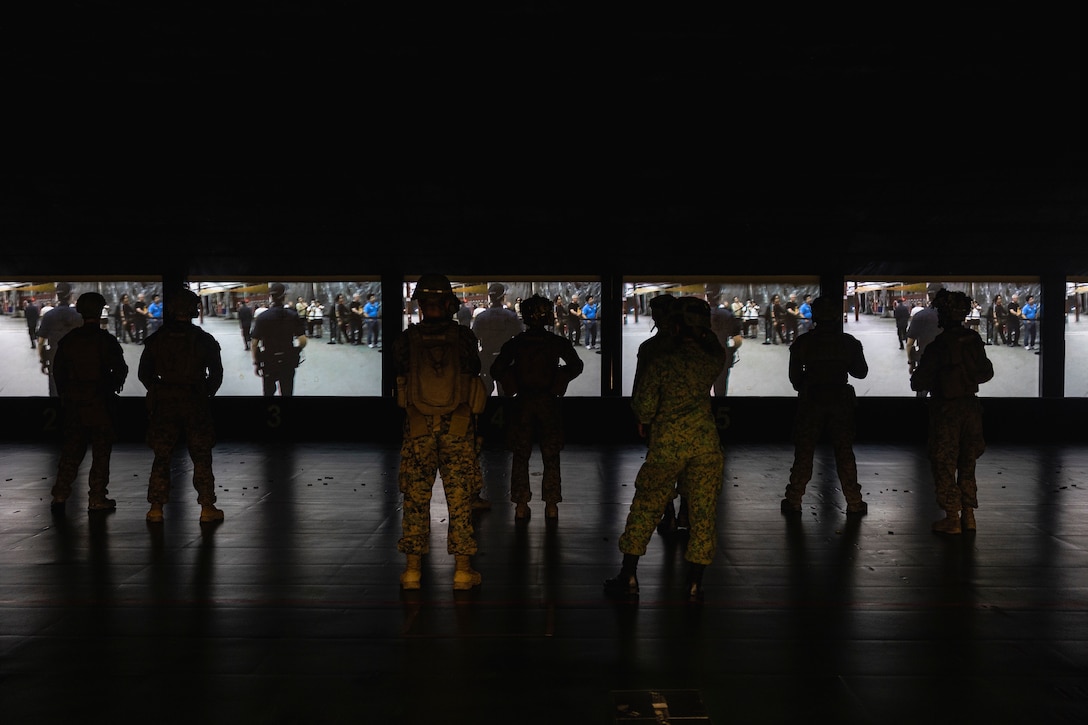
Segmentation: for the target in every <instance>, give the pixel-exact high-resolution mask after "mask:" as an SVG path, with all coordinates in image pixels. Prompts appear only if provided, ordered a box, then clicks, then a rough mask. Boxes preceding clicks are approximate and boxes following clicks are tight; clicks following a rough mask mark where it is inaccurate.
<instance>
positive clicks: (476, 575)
mask: <svg viewBox="0 0 1088 725" xmlns="http://www.w3.org/2000/svg"><path fill="white" fill-rule="evenodd" d="M453 558H454V561H456V562H457V564H456V568H455V569H454V571H453V588H454V589H457V590H459V591H460V590H465V589H472V587H474V586H477V585H479V584H480V582H482V581H483V577H482V576H480V572H478V571H476V570H475V569H473V568H472V562H471V560H470V557H469V556H468V555H467V554H455V555H454V557H453Z"/></svg>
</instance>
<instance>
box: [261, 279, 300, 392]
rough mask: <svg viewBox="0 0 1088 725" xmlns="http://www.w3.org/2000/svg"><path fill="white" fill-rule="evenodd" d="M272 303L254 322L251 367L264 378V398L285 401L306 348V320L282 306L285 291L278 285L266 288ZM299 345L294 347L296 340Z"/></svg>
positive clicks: (293, 390)
mask: <svg viewBox="0 0 1088 725" xmlns="http://www.w3.org/2000/svg"><path fill="white" fill-rule="evenodd" d="M268 294H269V298H270V299H271V304H270V305H269V307H268V309H267V310H265V311H264V312H262V313H261V314H260V315H258V316H257V317H256V318H255V319H254V320H253V366H254V368H256V372H257V375H258V376H259V377H261V378H263V381H264V394H265V397H271V396H273V395H275V394H276V385H277V383H278V384H279V390H280V395H281V396H283V397H285V398H288V397H291V396H292V395H294V392H295V368H297V367H298V366H299V364H300V363H301V361H302V359H301V355H302V348H304V347H306V321H305V320H304V319H302V318H301V317H299V316H298V312H296V311H295V310H294V308H292V307H284V298H285V297H286V294H287V288H286V287H284V286H283V285H282V284H280V283H279V282H275V283H273V284H272V285H271V286H270V287H269V288H268ZM296 340H297V341H298V344H297V345H296V344H295V341H296Z"/></svg>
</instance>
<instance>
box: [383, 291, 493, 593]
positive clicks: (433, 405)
mask: <svg viewBox="0 0 1088 725" xmlns="http://www.w3.org/2000/svg"><path fill="white" fill-rule="evenodd" d="M412 300H413V301H416V302H418V303H419V310H420V315H421V321H420V322H419V323H418V324H412V325H409V326H408V329H407V330H405V331H404V332H403V333H402V334H400V335H398V336H397V338H396V339H395V340H394V342H393V362H394V365H395V366H396V372H397V403H398V405H400V406H401V407H402V408H404V409H405V417H404V439H403V441H402V443H401V451H400V456H401V460H400V472H399V485H400V491H401V493H402V494H403V495H404V505H403V509H402V510H403V518H402V522H401V527H402V531H401V538H400V541H399V542H398V543H397V548H398V549H399V550H400V551H401V552H403V553H404V554H405V555H406V557H407V566H406V567H405V570H404V572H403V573H402V574H401V576H400V583H401V586H402V587H403V588H404V589H419V588H420V580H421V577H422V574H421V571H422V569H421V567H422V556H423V554H426V553H427V551H428V549H429V547H430V543H429V542H430V531H431V490H432V488H433V487H434V483H435V474H436V473H438V474H441V476H442V488H443V491H444V492H445V495H446V505H447V507H448V509H449V528H448V532H447V536H446V550H447V551H448V552H449V553H450V554H453V556H454V560H455V562H456V565H455V570H454V574H453V588H454V589H462V590H463V589H471V588H472V587H474V586H476V585H478V584H479V583H480V581H481V576H480V573H479V572H477V571H476V570H474V569H473V568H472V562H471V557H472V555H473V554H475V553H476V539H475V536H474V535H473V526H472V498H473V495H474V494H475V493H476V492H477V491H478V489H479V484H480V477H479V465H478V461H477V450H476V415H478V414H479V413H481V412H482V411H483V406H484V403H486V400H487V396H486V395H485V394H484V391H483V388H482V386H481V385H480V377H479V375H480V355H479V348H478V344H477V340H476V336H475V335H474V334H472V330H470V329H468V328H467V327H464V326H463V325H459V324H457V322H456V321H455V320H454V319H453V314H454V313H455V312H456V311H457V308H458V306H459V304H460V303H459V302H458V300H457V297H456V295H454V294H453V289H452V288H451V286H450V281H449V280H448V279H447V278H446V277H444V276H443V275H440V274H425V275H423V276H421V277H420V278H419V281H418V282H417V283H416V286H415V290H414V291H413V293H412Z"/></svg>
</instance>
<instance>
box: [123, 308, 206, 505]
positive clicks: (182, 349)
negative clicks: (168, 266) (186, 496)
mask: <svg viewBox="0 0 1088 725" xmlns="http://www.w3.org/2000/svg"><path fill="white" fill-rule="evenodd" d="M199 315H200V298H199V297H198V296H197V295H196V294H195V293H193V292H192V291H191V290H188V289H178V290H168V291H167V294H166V306H165V311H164V313H163V324H162V326H161V327H160V328H159V329H158V330H156V331H155V332H153V333H151V334H150V335H148V337H147V340H146V341H145V342H144V349H143V352H142V353H141V354H140V367H139V372H138V375H139V377H140V382H141V383H143V385H144V387H145V388H146V389H147V409H148V426H147V444H148V447H149V448H151V450H152V451H153V452H154V454H155V458H154V460H153V461H152V463H151V476H150V478H149V480H148V484H147V500H148V502H149V503H150V504H151V508H150V510H149V511H148V512H147V520H148V521H149V522H150V523H158V522H161V521H162V520H163V505H164V504H166V503H167V502H168V501H169V500H170V458H171V456H172V455H173V451H174V447H175V445H176V444H177V442H178V440H179V439H181V437H182V436H184V437H185V443H186V445H187V447H188V449H189V458H190V459H192V461H193V488H195V489H196V492H197V503H199V504H200V521H201V522H204V523H208V522H213V521H222V520H223V512H222V510H220V509H219V508H216V506H215V502H216V495H215V476H214V474H213V473H212V447H213V446H214V445H215V427H214V423H213V419H212V411H211V399H212V397H213V396H214V395H215V394H216V392H217V391H218V390H219V386H220V385H221V384H222V383H223V361H222V356H221V353H220V348H219V343H218V342H217V341H216V339H215V338H214V337H212V336H211V335H210V334H209V333H207V332H205V331H204V330H202V329H201V328H199V327H197V326H196V325H194V324H193V318H194V317H198V316H199Z"/></svg>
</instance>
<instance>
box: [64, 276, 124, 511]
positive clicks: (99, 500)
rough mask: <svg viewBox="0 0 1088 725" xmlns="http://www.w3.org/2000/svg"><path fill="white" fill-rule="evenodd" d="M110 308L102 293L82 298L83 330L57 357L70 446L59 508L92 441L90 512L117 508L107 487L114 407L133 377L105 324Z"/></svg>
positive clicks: (69, 339)
mask: <svg viewBox="0 0 1088 725" xmlns="http://www.w3.org/2000/svg"><path fill="white" fill-rule="evenodd" d="M105 304H106V300H105V298H104V297H103V296H102V295H100V294H98V293H97V292H85V293H84V294H82V295H80V296H79V300H78V301H77V302H76V307H75V309H76V311H77V312H78V313H79V315H80V317H81V319H82V320H83V326H82V327H78V328H76V329H74V330H72V331H70V332H69V333H68V334H67V335H65V336H64V337H62V338H61V339H60V341H59V343H58V344H57V349H56V354H55V355H54V356H53V380H54V381H56V385H57V390H58V392H59V393H60V399H61V406H62V407H63V415H64V424H63V425H64V443H63V445H62V447H61V453H60V463H59V465H58V466H57V480H56V483H55V484H54V485H53V491H52V493H53V501H52V504H51V505H52V507H53V509H54V510H59V511H63V510H64V502H65V501H66V500H67V499H68V496H69V495H71V493H72V483H73V482H74V481H75V480H76V476H77V475H78V473H79V464H80V463H82V462H83V457H84V456H85V455H86V453H87V443H88V442H89V443H90V444H91V472H90V482H89V483H90V492H89V494H88V496H87V509H88V510H89V511H105V510H110V509H113V508H116V506H117V502H116V501H114V500H113V499H111V498H107V493H108V492H107V490H106V489H107V487H108V486H109V482H110V453H111V452H112V450H113V441H114V439H115V437H116V435H115V428H114V414H115V410H114V406H115V402H116V397H117V393H119V392H121V388H122V387H123V386H124V384H125V378H126V377H128V365H126V364H125V354H124V351H123V350H122V349H121V343H119V342H117V338H115V337H114V336H113V335H111V334H110V333H109V332H107V331H105V330H103V329H102V327H101V325H100V324H99V320H100V319H101V316H102V307H103V306H104V305H105Z"/></svg>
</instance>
